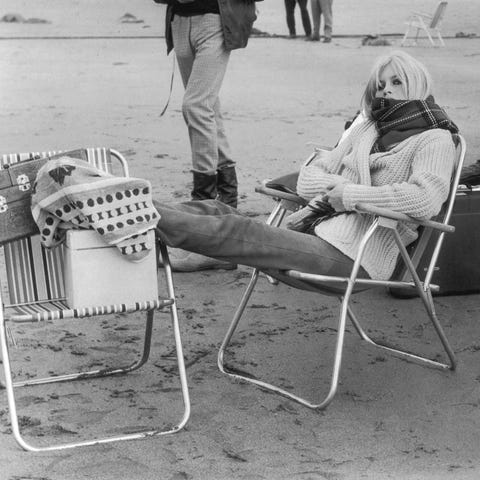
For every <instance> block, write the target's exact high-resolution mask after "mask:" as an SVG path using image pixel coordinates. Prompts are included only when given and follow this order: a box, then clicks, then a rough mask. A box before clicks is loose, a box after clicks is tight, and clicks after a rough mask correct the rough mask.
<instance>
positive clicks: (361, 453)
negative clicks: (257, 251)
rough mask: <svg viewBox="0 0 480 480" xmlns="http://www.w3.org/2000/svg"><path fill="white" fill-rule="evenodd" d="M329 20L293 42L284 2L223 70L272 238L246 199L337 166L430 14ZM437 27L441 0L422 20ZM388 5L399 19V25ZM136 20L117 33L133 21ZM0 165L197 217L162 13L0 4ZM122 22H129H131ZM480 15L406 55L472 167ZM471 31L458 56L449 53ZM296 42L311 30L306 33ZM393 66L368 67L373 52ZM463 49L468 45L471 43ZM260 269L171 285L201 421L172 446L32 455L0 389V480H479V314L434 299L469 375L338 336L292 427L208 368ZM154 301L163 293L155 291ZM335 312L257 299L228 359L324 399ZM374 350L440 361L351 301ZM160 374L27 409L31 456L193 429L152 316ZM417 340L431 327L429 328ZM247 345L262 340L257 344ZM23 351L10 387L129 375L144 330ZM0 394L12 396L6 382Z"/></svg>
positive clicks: (358, 12) (418, 330) (479, 146)
mask: <svg viewBox="0 0 480 480" xmlns="http://www.w3.org/2000/svg"><path fill="white" fill-rule="evenodd" d="M358 3H359V2H355V1H353V0H344V1H342V2H340V1H338V2H334V38H333V42H332V43H331V44H329V45H324V44H321V43H314V42H304V41H303V38H301V36H299V37H298V38H297V39H295V40H290V39H288V38H287V36H286V34H287V33H288V31H287V27H286V24H285V18H284V8H283V2H282V1H281V0H266V1H265V2H261V3H259V4H258V9H259V12H258V21H257V22H256V24H255V28H256V29H257V30H258V31H259V32H264V34H263V35H256V36H253V37H252V38H251V40H250V42H249V45H248V47H247V48H246V49H244V50H237V51H235V52H233V54H232V56H231V61H230V65H229V69H228V72H227V76H226V79H225V81H224V85H223V89H222V94H221V100H222V103H223V110H224V117H225V119H226V128H227V132H228V135H229V139H230V141H231V146H232V150H233V152H234V155H235V158H236V160H237V162H238V174H239V182H240V196H241V202H240V205H239V208H240V209H241V210H242V211H244V212H246V213H247V214H248V215H250V216H252V217H258V218H260V219H263V218H264V217H265V216H266V215H267V214H268V212H269V209H270V208H271V206H272V204H271V202H270V200H268V199H265V198H263V197H261V196H260V195H258V194H257V193H255V191H254V188H255V186H256V185H257V184H258V183H259V182H260V181H261V180H262V179H264V178H269V177H272V176H275V175H277V174H282V173H287V172H290V171H292V170H295V169H297V168H298V167H299V166H300V165H301V163H302V162H303V160H304V159H305V158H306V157H307V156H308V155H309V153H310V152H311V150H312V146H311V144H309V142H318V143H320V144H322V145H333V144H335V142H336V141H337V139H338V137H339V135H340V134H341V132H342V130H343V126H344V123H345V121H346V120H347V119H348V118H350V117H351V115H353V114H354V113H355V111H356V110H357V108H358V102H359V98H360V95H361V93H362V91H363V88H364V85H365V80H366V78H367V75H368V73H369V71H370V68H371V65H372V62H373V60H374V59H375V58H376V57H377V56H378V55H380V54H383V53H386V52H388V51H390V50H392V49H395V48H399V43H400V40H401V34H402V33H403V31H404V23H403V22H404V20H405V18H406V17H407V15H408V13H409V12H410V11H411V10H415V9H418V8H420V5H419V3H420V2H418V1H413V0H410V1H407V0H399V1H397V2H394V3H390V2H385V1H382V0H368V1H367V0H365V2H363V3H365V5H364V6H363V5H362V8H359V7H358ZM421 3H422V5H421V10H426V11H433V9H434V8H435V5H436V4H437V2H436V1H430V0H429V1H427V2H421ZM387 4H388V6H387ZM127 13H128V14H130V15H131V16H132V17H134V19H135V20H136V21H130V22H127V23H123V22H122V19H125V14H127ZM5 14H19V15H22V17H23V18H25V19H40V20H46V21H48V22H49V23H38V22H32V23H5V22H2V23H0V103H1V105H2V108H1V110H0V141H1V142H2V153H9V152H26V151H44V150H52V149H57V150H58V149H72V148H76V147H81V146H109V147H112V148H115V149H116V150H119V151H120V152H122V153H123V154H124V155H125V156H126V158H127V159H128V161H129V165H130V170H131V172H130V173H131V175H133V176H138V177H143V178H147V179H149V180H150V181H151V182H152V185H153V189H154V194H155V196H156V197H157V198H159V199H161V200H164V201H167V200H168V201H171V200H172V199H174V200H176V201H181V200H187V199H188V198H189V190H190V188H191V174H190V148H189V144H188V138H187V132H186V128H185V125H184V122H183V118H182V114H181V100H182V93H183V92H182V86H181V82H180V78H179V74H178V71H176V72H175V77H174V88H173V92H172V97H171V99H170V105H169V107H168V109H167V111H166V113H165V115H164V116H163V117H160V115H159V114H160V112H161V110H162V108H163V106H164V105H165V102H166V101H167V98H168V94H169V84H170V78H171V75H172V67H173V60H172V57H171V56H170V57H167V56H166V49H165V44H164V39H163V17H164V7H163V6H159V5H155V4H154V3H153V2H150V1H141V0H134V1H128V2H127V1H126V0H115V1H114V0H107V1H103V2H101V3H100V2H94V1H91V0H71V1H68V2H66V1H63V2H61V1H59V0H54V1H51V0H50V1H49V0H38V1H36V2H27V1H25V0H17V1H13V0H4V1H3V2H2V4H1V6H0V17H2V16H3V15H5ZM132 17H129V18H132ZM479 18H480V4H479V3H478V1H476V0H456V1H450V2H449V7H448V11H447V16H446V19H445V23H444V28H443V29H442V31H443V32H444V35H445V42H446V46H445V47H444V48H431V47H429V46H428V43H427V42H426V41H423V42H421V43H420V44H419V45H417V46H413V47H408V49H407V51H408V52H409V53H411V54H413V55H414V56H416V57H417V58H419V59H420V60H421V61H423V62H424V63H425V64H426V65H427V67H428V68H429V70H430V71H431V73H432V76H433V78H434V79H435V98H436V100H437V102H438V103H439V104H441V105H443V106H444V107H445V109H446V110H447V111H448V113H449V114H450V116H451V117H452V119H453V120H454V121H455V122H456V124H457V125H458V126H459V128H460V130H461V132H462V134H463V135H464V136H465V138H466V141H467V145H468V152H467V161H466V163H467V164H469V163H473V162H475V161H476V160H478V159H480V136H479V134H478V131H479V128H478V124H479V122H478V115H479V112H478V106H479V105H480V87H479V83H478V77H479V74H480V26H479V24H478V19H479ZM460 32H463V34H464V35H463V36H462V37H460V38H458V37H456V35H457V34H458V33H460ZM297 33H301V23H300V18H299V14H298V12H297ZM367 34H371V35H376V34H379V35H384V36H385V38H386V39H387V40H388V41H389V43H390V45H387V46H362V44H361V40H362V37H363V36H364V35H367ZM469 34H470V35H471V34H476V35H475V36H473V35H471V38H466V36H465V35H469ZM249 274H250V269H249V268H247V267H243V266H240V267H239V268H238V269H237V270H235V271H230V272H202V273H183V274H180V273H179V274H176V275H175V276H174V280H175V285H176V289H177V296H178V306H179V314H180V322H181V333H182V339H183V344H184V350H185V351H184V353H185V359H186V364H187V374H188V380H189V386H190V395H191V400H192V415H191V418H190V421H189V423H188V424H187V427H186V428H185V429H184V430H183V431H181V432H180V433H178V434H175V435H171V436H168V437H159V438H153V439H148V440H142V441H134V442H123V443H116V444H110V445H102V446H95V447H90V448H80V449H75V450H70V451H64V452H59V453H27V452H24V451H22V450H21V449H20V448H19V447H18V445H17V444H16V443H15V441H14V438H13V435H12V434H11V429H10V426H9V419H8V412H7V400H6V394H5V390H0V479H1V480H4V479H5V480H70V479H72V480H80V479H99V480H113V479H115V480H118V479H125V480H150V479H152V480H153V479H162V480H164V479H165V480H237V479H242V480H289V479H295V480H317V479H327V480H347V479H348V480H356V479H369V480H370V479H372V480H383V479H394V480H399V479H401V480H403V479H408V480H414V479H415V480H424V479H427V480H430V479H431V480H437V479H440V480H444V479H449V480H450V479H452V480H474V479H477V478H479V477H480V433H479V432H480V413H479V407H480V383H479V382H480V369H479V365H480V363H479V359H480V340H479V338H480V335H479V332H480V330H479V326H478V323H477V322H478V318H479V314H480V302H479V300H480V296H479V295H476V294H473V295H467V296H450V297H439V298H437V301H436V305H437V308H438V314H439V317H440V320H441V322H442V324H443V325H444V326H445V330H446V333H447V336H449V338H450V340H451V342H452V345H453V348H454V350H455V352H456V353H457V355H458V360H459V366H458V370H457V371H456V372H448V373H445V372H441V371H436V370H432V369H429V368H425V367H421V366H418V365H414V364H410V363H406V362H404V361H401V360H399V359H396V358H394V357H391V356H389V355H386V354H383V353H379V352H378V351H375V350H372V349H371V348H369V347H367V346H365V345H364V344H363V343H361V342H360V340H359V339H358V336H357V335H356V334H355V332H354V330H353V328H350V327H349V328H348V334H347V338H346V354H345V358H344V362H343V368H342V373H341V384H340V388H339V392H338V394H337V397H336V399H335V400H334V401H333V403H332V405H331V406H330V407H329V408H328V409H327V410H326V411H325V412H316V411H311V410H308V409H306V408H304V407H301V406H299V405H297V404H295V403H292V402H290V401H288V400H286V399H284V398H282V397H278V396H274V395H271V394H267V393H265V392H264V391H262V390H260V389H258V388H255V387H253V386H251V385H245V384H242V383H239V382H233V381H231V380H230V379H229V378H227V377H225V376H223V375H222V374H221V373H220V372H219V370H218V367H217V363H216V362H217V360H216V355H217V351H218V347H219V345H220V343H221V341H222V339H223V336H224V335H225V333H226V330H227V327H228V325H229V323H230V321H231V318H232V315H233V313H234V309H235V307H236V305H237V304H238V302H239V300H240V297H241V295H242V293H243V290H244V288H245V286H246V284H247V282H248V278H249ZM159 275H160V276H159V278H160V280H163V277H162V272H160V274H159ZM337 303H338V302H337V301H336V299H334V298H330V297H324V298H323V297H322V298H319V297H316V296H314V295H312V294H309V293H306V292H300V291H297V290H290V289H288V288H287V287H285V286H272V285H270V284H269V283H268V282H267V281H266V280H265V279H261V281H260V283H259V287H258V290H257V293H256V294H255V296H254V298H253V299H252V302H251V304H250V307H249V308H248V309H247V312H246V314H247V321H246V322H245V323H244V324H243V326H242V327H241V328H240V331H239V333H238V336H237V338H236V342H235V347H234V349H233V356H234V357H235V359H236V361H237V362H240V364H241V365H244V366H245V368H246V369H247V370H249V371H252V372H254V373H255V374H256V375H258V376H262V375H263V376H264V377H265V376H269V375H271V376H272V379H273V380H276V381H277V382H279V383H281V384H282V385H284V386H286V387H288V388H294V389H297V390H298V391H299V392H301V393H302V394H304V395H305V396H308V397H310V398H314V399H317V398H320V397H321V394H322V393H325V391H326V387H327V384H328V380H329V368H330V359H331V357H332V352H333V340H334V335H335V331H334V330H335V318H336V313H337ZM355 306H356V308H357V309H358V312H359V314H360V315H361V316H362V318H363V319H364V323H365V325H366V327H367V328H368V330H369V331H370V332H372V333H377V334H378V335H380V336H384V337H385V338H386V339H389V340H390V341H397V342H399V343H401V344H403V345H405V346H406V347H407V348H409V349H412V350H419V349H422V348H423V349H424V351H425V352H426V353H428V354H430V355H431V356H435V355H436V354H437V352H440V348H439V346H438V343H437V341H436V339H435V337H434V335H433V334H432V332H431V330H430V327H429V326H426V323H425V322H426V318H424V317H423V316H422V311H421V309H420V307H419V305H418V303H417V301H416V300H398V299H393V298H392V297H390V296H389V295H388V294H387V292H385V291H383V290H377V291H370V292H368V293H364V294H359V295H358V296H356V297H355ZM157 319H158V321H157V322H156V324H155V331H154V335H153V348H152V354H151V359H150V362H149V363H148V364H147V365H146V366H145V367H143V368H142V369H141V370H139V371H137V372H135V373H133V374H131V375H129V376H123V377H116V378H110V379H103V380H98V381H94V382H90V383H88V384H87V383H84V382H77V383H72V384H69V385H60V386H58V385H57V386H54V387H36V388H26V389H22V390H20V391H18V398H19V406H20V407H21V410H22V411H21V412H20V414H21V415H22V416H23V417H22V421H23V423H24V426H25V433H26V434H27V436H28V437H29V438H30V439H31V440H32V442H33V443H39V444H41V443H46V442H51V443H52V442H60V441H66V440H74V439H79V438H84V437H85V436H87V435H94V434H95V433H98V432H107V433H109V434H112V433H118V432H120V431H123V429H122V426H123V425H126V429H127V431H135V430H136V429H138V428H140V427H143V426H145V425H146V426H148V425H159V426H164V425H167V424H169V423H172V422H174V421H175V420H176V418H177V417H178V415H179V414H180V412H181V405H180V402H179V399H180V392H179V384H178V382H177V379H176V375H175V371H174V368H173V362H172V358H171V352H172V342H171V328H170V327H169V324H168V323H169V318H168V316H167V315H165V314H159V315H158V316H157ZM423 327H425V328H423ZM251 332H256V335H255V337H252V336H251V335H250V333H251ZM15 336H16V338H17V340H18V348H12V355H13V358H14V360H15V366H14V372H15V374H16V375H17V376H18V377H21V376H29V375H34V374H35V375H36V374H42V372H43V373H47V372H50V371H55V372H57V373H61V372H63V371H64V370H66V369H67V368H70V367H71V368H84V367H86V366H95V365H101V366H107V365H111V364H115V362H116V361H122V360H124V359H125V358H127V357H128V358H132V359H133V358H135V355H136V352H137V351H138V344H139V343H141V341H142V336H143V318H142V317H141V316H139V315H138V316H135V315H132V316H128V317H127V316H120V315H118V316H112V317H111V318H110V317H109V318H106V319H101V320H100V321H94V320H85V321H82V322H79V321H74V322H72V321H70V322H67V321H65V322H64V323H61V322H60V323H56V324H55V325H50V324H46V325H44V324H41V325H33V326H25V325H22V326H21V327H18V328H16V329H15ZM1 376H2V377H3V371H2V374H1Z"/></svg>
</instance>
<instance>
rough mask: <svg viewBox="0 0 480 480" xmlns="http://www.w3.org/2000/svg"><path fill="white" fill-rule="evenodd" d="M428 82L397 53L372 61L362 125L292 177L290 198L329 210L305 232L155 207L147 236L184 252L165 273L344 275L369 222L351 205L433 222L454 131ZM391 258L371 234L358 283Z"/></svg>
mask: <svg viewBox="0 0 480 480" xmlns="http://www.w3.org/2000/svg"><path fill="white" fill-rule="evenodd" d="M431 84H432V82H431V79H430V75H429V73H428V72H427V70H426V68H425V67H424V66H423V65H422V64H421V63H420V62H418V61H417V60H416V59H414V58H413V57H411V56H410V55H408V54H406V53H404V52H393V53H390V54H389V55H387V56H385V57H382V58H380V59H378V60H377V62H376V63H375V65H374V67H373V70H372V72H371V75H370V78H369V79H368V83H367V86H366V89H365V92H364V94H363V97H362V102H361V108H362V111H363V112H365V116H366V118H365V120H363V121H361V122H357V124H356V125H355V126H354V127H353V128H352V129H351V131H350V132H349V134H348V135H347V136H346V137H345V138H344V140H343V141H342V142H340V143H339V144H338V145H337V147H335V148H334V149H333V150H332V151H330V152H328V153H327V154H326V155H322V156H321V157H320V158H317V159H315V160H314V161H313V162H311V163H310V164H309V165H305V166H304V167H302V169H301V171H300V174H299V178H298V184H297V193H298V194H299V195H300V196H301V197H303V198H304V199H305V200H306V201H307V202H310V205H311V206H312V209H315V205H316V203H317V202H318V203H320V202H321V203H322V204H325V202H327V203H328V204H329V206H330V207H332V209H333V210H334V214H333V215H332V214H330V215H327V216H326V217H324V218H322V221H318V220H317V222H316V223H317V224H316V225H315V226H314V228H312V229H311V233H313V234H306V233H302V232H298V231H294V230H291V229H285V228H276V227H275V226H271V225H267V224H265V223H263V222H260V221H257V220H254V219H251V218H248V217H245V216H243V215H242V214H241V213H240V212H238V211H237V210H236V209H234V208H231V207H229V206H227V205H224V204H222V203H221V202H219V201H215V200H208V201H192V202H186V203H181V204H177V205H165V204H163V203H159V202H155V206H156V208H157V209H158V212H159V213H160V216H161V219H160V221H159V222H158V224H157V234H158V235H159V237H160V238H161V240H163V241H164V242H165V243H166V244H167V245H168V246H171V247H178V248H180V249H182V250H184V251H186V252H183V253H180V254H178V253H175V254H174V255H173V256H172V267H173V268H174V270H183V271H194V270H200V269H208V268H232V267H233V266H234V264H237V263H239V264H243V265H249V266H253V267H256V268H259V269H260V270H263V271H267V272H268V271H270V270H276V271H278V270H290V269H291V270H300V271H302V272H306V273H316V274H320V275H337V276H348V275H349V273H350V271H351V269H352V265H353V261H354V260H353V259H354V258H355V256H356V252H357V250H358V246H359V241H360V239H361V238H362V236H363V234H364V233H365V232H366V231H367V229H368V227H369V225H370V224H371V222H372V221H373V220H372V217H371V216H369V215H365V214H361V213H358V212H357V211H356V210H355V205H356V204H357V203H360V202H361V203H367V204H370V205H373V206H375V207H382V208H387V209H389V210H393V211H395V212H400V213H404V214H407V215H409V216H410V217H413V218H415V219H422V220H427V219H430V218H431V217H433V216H434V215H436V214H437V213H438V212H439V211H440V209H441V207H442V204H443V203H444V201H445V200H446V198H447V196H448V193H449V188H450V181H451V173H452V170H453V167H454V162H455V146H454V143H453V140H452V133H457V132H458V129H457V127H456V126H455V124H454V123H453V122H452V121H451V120H450V119H449V118H448V116H447V114H446V113H445V111H444V110H443V109H442V108H440V107H439V106H438V105H437V104H436V103H435V101H434V99H433V96H432V92H431ZM307 208H308V207H307ZM294 215H299V214H297V213H295V214H294ZM291 223H292V224H295V223H296V222H291ZM416 230H417V226H416V225H412V224H410V223H404V222H400V223H399V226H398V231H399V234H400V236H401V238H402V242H403V243H404V244H405V245H408V244H410V243H411V242H413V241H414V240H415V239H416V238H417V231H416ZM180 252H182V251H180ZM398 252H399V251H398V247H397V245H396V244H395V242H394V238H393V235H392V233H391V232H390V231H389V230H387V229H384V228H380V229H378V230H377V231H376V232H375V234H374V236H373V238H372V239H371V240H370V242H369V244H368V246H367V248H366V251H365V254H364V257H363V261H362V264H361V266H362V268H361V270H360V272H359V277H362V278H377V279H381V280H383V279H388V278H390V277H391V275H392V273H393V270H394V267H395V264H396V259H397V256H398Z"/></svg>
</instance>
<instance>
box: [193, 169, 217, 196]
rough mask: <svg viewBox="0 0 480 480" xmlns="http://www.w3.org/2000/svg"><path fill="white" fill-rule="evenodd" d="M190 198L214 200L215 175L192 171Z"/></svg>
mask: <svg viewBox="0 0 480 480" xmlns="http://www.w3.org/2000/svg"><path fill="white" fill-rule="evenodd" d="M191 194H192V200H210V199H212V200H215V198H217V176H216V175H207V174H206V173H202V172H193V189H192V192H191Z"/></svg>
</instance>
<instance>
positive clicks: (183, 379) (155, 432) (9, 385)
mask: <svg viewBox="0 0 480 480" xmlns="http://www.w3.org/2000/svg"><path fill="white" fill-rule="evenodd" d="M160 248H161V251H162V257H163V258H164V260H165V263H166V268H165V275H166V283H167V291H168V295H169V296H170V298H173V299H174V298H175V297H174V288H173V278H172V272H171V268H170V264H169V261H168V253H167V251H166V248H165V247H164V246H162V245H161V247H160ZM169 308H170V315H171V320H172V326H173V335H174V341H175V347H176V353H177V362H178V369H179V377H180V383H181V390H182V397H183V405H184V412H183V415H182V417H181V419H180V421H179V422H178V423H177V424H175V425H174V426H170V427H169V428H167V429H165V430H159V429H149V430H144V431H140V432H135V433H131V434H125V435H117V436H111V437H105V438H95V439H92V440H85V441H80V442H71V443H63V444H58V445H52V446H45V447H41V446H34V445H31V444H30V443H28V442H27V441H26V440H25V439H24V438H23V436H22V435H21V432H20V426H19V421H18V415H17V408H16V401H15V394H14V387H15V386H17V385H14V383H13V381H12V371H11V367H10V356H9V351H8V343H7V328H6V322H5V318H4V316H3V305H1V302H0V351H1V354H2V361H3V367H4V372H5V388H6V390H7V401H8V408H9V412H10V419H11V425H12V432H13V435H14V437H15V440H16V441H17V443H18V444H19V445H20V446H21V447H22V448H23V449H24V450H27V451H32V452H43V451H55V450H66V449H71V448H75V447H83V446H90V445H98V444H102V443H112V442H118V441H125V440H136V439H141V438H147V437H153V436H160V435H167V434H171V433H176V432H178V431H179V430H181V429H182V428H183V427H184V426H185V424H186V423H187V421H188V418H189V417H190V398H189V393H188V386H187V376H186V370H185V363H184V358H183V350H182V343H181V337H180V328H179V321H178V312H177V308H176V303H175V302H174V303H173V304H172V305H170V306H169ZM152 323H153V310H152V311H149V312H148V319H147V329H146V335H145V342H144V351H143V355H142V357H141V358H140V360H138V361H137V362H135V363H134V364H132V365H131V366H129V367H128V368H129V369H128V370H127V371H132V370H134V369H137V368H139V367H140V366H141V365H143V364H144V363H145V362H146V360H147V358H148V355H149V352H150V339H151V333H152ZM118 373H126V372H123V371H122V372H118ZM109 374H110V375H111V374H112V372H110V373H109ZM74 375H75V377H74V379H86V378H91V377H95V376H105V375H103V374H101V373H99V374H97V375H94V374H91V375H88V376H85V375H84V376H83V377H82V376H80V377H79V376H78V374H74ZM63 380H68V379H62V380H58V379H57V380H52V381H63ZM44 383H45V382H44Z"/></svg>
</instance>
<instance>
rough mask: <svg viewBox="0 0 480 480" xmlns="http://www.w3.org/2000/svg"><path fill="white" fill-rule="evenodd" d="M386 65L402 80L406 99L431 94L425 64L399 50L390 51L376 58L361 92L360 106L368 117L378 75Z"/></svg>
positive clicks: (429, 78)
mask: <svg viewBox="0 0 480 480" xmlns="http://www.w3.org/2000/svg"><path fill="white" fill-rule="evenodd" d="M387 66H390V67H391V68H392V70H393V72H394V74H395V75H396V76H397V77H398V78H399V80H400V81H401V82H402V85H403V88H404V91H405V96H406V98H407V100H425V99H426V98H427V97H428V96H429V95H431V91H432V78H431V77H430V74H429V73H428V70H427V69H426V68H425V66H424V65H423V64H422V63H420V62H419V61H418V60H416V59H415V58H413V57H412V56H411V55H409V54H408V53H405V52H403V51H401V50H398V51H394V52H391V53H390V54H388V55H385V56H383V57H380V58H378V59H377V61H376V62H375V64H374V66H373V69H372V71H371V73H370V78H369V79H368V82H367V86H366V88H365V91H364V93H363V96H362V100H361V107H362V110H363V111H364V112H365V113H366V115H367V116H368V117H369V118H370V117H371V111H372V102H373V99H374V98H375V95H376V93H377V89H378V84H379V81H380V76H381V74H382V72H383V71H384V70H385V68H386V67H387Z"/></svg>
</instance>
